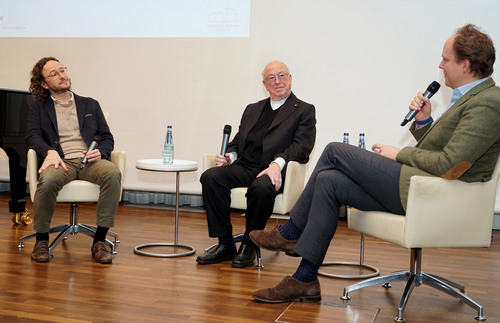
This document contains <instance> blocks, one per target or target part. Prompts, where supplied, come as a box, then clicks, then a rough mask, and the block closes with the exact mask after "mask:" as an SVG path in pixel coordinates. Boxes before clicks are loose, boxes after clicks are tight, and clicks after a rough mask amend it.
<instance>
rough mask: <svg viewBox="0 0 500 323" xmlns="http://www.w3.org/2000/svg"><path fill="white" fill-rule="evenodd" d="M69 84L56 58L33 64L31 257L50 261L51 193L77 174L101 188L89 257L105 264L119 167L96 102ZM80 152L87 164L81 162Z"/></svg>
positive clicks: (29, 140)
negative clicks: (34, 177)
mask: <svg viewBox="0 0 500 323" xmlns="http://www.w3.org/2000/svg"><path fill="white" fill-rule="evenodd" d="M70 89H71V80H70V78H69V77H68V75H67V70H66V68H65V67H63V66H62V65H61V63H59V61H58V60H57V59H56V58H54V57H45V58H42V59H40V60H39V61H38V62H37V63H36V64H35V66H34V67H33V70H32V71H31V84H30V91H31V93H32V94H33V96H34V98H35V101H34V102H33V104H32V105H31V106H30V109H29V111H28V130H27V134H26V142H27V148H28V149H34V150H35V151H36V153H37V155H38V158H39V160H40V162H41V163H40V169H39V170H38V173H39V179H38V183H37V189H36V193H35V199H34V201H33V208H34V219H33V221H34V229H35V231H36V243H35V247H34V248H33V252H32V254H31V258H32V259H33V260H35V261H38V262H47V261H49V260H50V256H51V255H50V254H49V244H48V241H49V229H50V222H51V219H52V215H53V214H54V209H55V206H56V198H57V194H58V192H59V191H60V190H61V188H62V187H63V186H64V184H66V183H68V182H70V181H72V180H74V179H82V180H87V181H89V182H92V183H96V184H98V185H99V186H100V192H101V193H100V195H99V200H98V202H97V232H96V234H95V237H94V241H93V244H92V248H91V252H92V256H93V258H94V259H95V261H97V262H99V263H111V262H112V260H113V258H112V255H111V253H110V251H109V250H108V249H107V247H106V245H105V243H104V241H105V238H106V234H107V232H108V230H109V228H110V227H112V226H113V225H114V217H115V213H116V209H117V207H118V203H119V199H120V190H121V172H120V170H119V169H118V168H117V167H116V166H115V165H114V164H113V163H112V162H110V161H109V160H108V159H109V158H110V156H111V151H112V150H113V147H114V140H113V135H112V134H111V132H110V131H109V127H108V125H107V123H106V120H105V118H104V114H103V112H102V110H101V107H100V105H99V103H98V102H97V101H96V100H94V99H92V98H84V97H81V96H78V95H76V94H74V93H73V92H71V91H70ZM95 136H100V142H99V145H98V147H97V148H96V149H93V150H91V151H87V149H88V148H87V147H89V146H90V144H91V142H92V141H93V140H94V137H95ZM85 155H86V157H87V161H88V163H87V164H86V165H85V166H83V165H82V159H83V157H84V156H85Z"/></svg>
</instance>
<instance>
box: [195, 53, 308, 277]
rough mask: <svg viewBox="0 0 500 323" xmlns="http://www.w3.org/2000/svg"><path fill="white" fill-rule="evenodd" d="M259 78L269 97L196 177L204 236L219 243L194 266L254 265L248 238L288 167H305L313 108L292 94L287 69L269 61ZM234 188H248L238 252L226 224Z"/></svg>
mask: <svg viewBox="0 0 500 323" xmlns="http://www.w3.org/2000/svg"><path fill="white" fill-rule="evenodd" d="M262 78H263V81H262V82H263V84H264V86H265V88H266V89H267V91H268V92H269V98H267V99H264V100H261V101H259V102H257V103H253V104H249V105H248V106H247V107H246V109H245V111H244V112H243V116H242V118H241V122H240V126H239V129H238V133H237V134H236V135H235V136H234V139H233V140H232V141H231V142H230V143H229V144H228V147H227V153H226V154H225V156H222V155H220V154H217V155H216V165H217V166H218V167H214V168H210V169H208V170H206V171H205V172H204V173H203V174H202V175H201V178H200V181H201V184H202V194H203V199H204V202H205V207H206V213H207V221H208V231H209V235H210V237H214V238H215V237H216V238H218V240H219V243H218V245H217V247H216V248H214V249H213V250H211V251H210V252H208V253H205V254H203V255H200V256H198V258H197V259H196V261H197V262H198V263H199V264H202V265H206V264H213V263H218V262H221V261H225V260H232V266H233V267H236V268H244V267H248V266H251V265H252V264H253V263H254V261H255V245H254V244H253V242H252V241H251V240H250V239H249V236H248V234H249V233H250V231H252V230H262V229H264V227H265V225H266V222H267V220H268V219H269V217H270V216H271V213H272V211H273V207H274V199H275V197H276V195H277V194H278V193H279V192H280V191H281V189H282V186H283V185H282V183H283V179H284V176H285V172H286V164H287V162H288V161H291V160H294V161H298V162H300V163H306V162H307V161H308V160H309V154H310V153H311V150H312V149H313V147H314V142H315V139H316V117H315V108H314V106H313V105H311V104H308V103H306V102H304V101H302V100H299V99H298V98H297V97H296V96H295V95H294V94H293V93H292V91H291V87H292V75H291V74H290V72H289V70H288V67H287V66H286V65H285V64H284V63H282V62H279V61H273V62H270V63H269V64H267V65H266V67H265V69H264V71H263V73H262ZM234 187H248V191H247V194H246V197H247V210H246V213H245V216H246V231H245V234H244V237H243V241H242V243H241V245H240V247H239V249H238V251H236V246H235V244H234V241H233V238H232V235H233V232H232V225H231V219H230V204H231V200H230V193H231V189H232V188H234Z"/></svg>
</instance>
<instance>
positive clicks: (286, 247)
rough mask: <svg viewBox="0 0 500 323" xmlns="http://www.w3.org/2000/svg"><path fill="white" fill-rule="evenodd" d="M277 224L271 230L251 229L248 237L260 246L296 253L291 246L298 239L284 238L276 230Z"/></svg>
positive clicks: (293, 246)
mask: <svg viewBox="0 0 500 323" xmlns="http://www.w3.org/2000/svg"><path fill="white" fill-rule="evenodd" d="M278 228H279V226H276V227H275V228H274V229H273V230H271V231H267V232H266V231H262V230H253V231H252V232H250V239H252V241H253V242H254V243H255V244H256V245H258V246H259V247H261V248H264V249H269V250H276V251H285V252H286V253H287V254H290V255H296V254H295V253H294V252H293V248H295V245H296V244H297V241H298V240H286V239H285V238H283V237H282V236H281V234H280V232H279V231H278Z"/></svg>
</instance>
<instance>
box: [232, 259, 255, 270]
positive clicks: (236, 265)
mask: <svg viewBox="0 0 500 323" xmlns="http://www.w3.org/2000/svg"><path fill="white" fill-rule="evenodd" d="M254 264H255V260H254V261H252V262H251V263H246V264H234V263H232V264H231V267H233V268H246V267H250V266H253V265H254Z"/></svg>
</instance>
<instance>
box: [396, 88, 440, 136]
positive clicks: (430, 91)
mask: <svg viewBox="0 0 500 323" xmlns="http://www.w3.org/2000/svg"><path fill="white" fill-rule="evenodd" d="M440 87H441V84H439V83H438V82H436V81H434V82H432V83H431V84H430V85H429V86H428V87H427V90H425V93H424V98H428V99H430V98H431V97H432V96H433V95H434V94H436V92H437V91H438V90H439V88H440ZM423 105H424V101H422V106H423ZM418 112H419V111H416V110H410V112H408V114H407V115H406V117H405V118H404V120H403V122H401V127H402V126H404V125H406V124H407V123H408V121H411V119H413V118H414V117H415V115H416V114H417V113H418Z"/></svg>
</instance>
